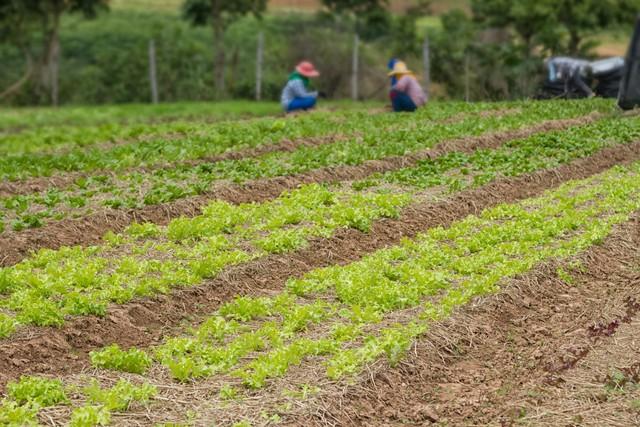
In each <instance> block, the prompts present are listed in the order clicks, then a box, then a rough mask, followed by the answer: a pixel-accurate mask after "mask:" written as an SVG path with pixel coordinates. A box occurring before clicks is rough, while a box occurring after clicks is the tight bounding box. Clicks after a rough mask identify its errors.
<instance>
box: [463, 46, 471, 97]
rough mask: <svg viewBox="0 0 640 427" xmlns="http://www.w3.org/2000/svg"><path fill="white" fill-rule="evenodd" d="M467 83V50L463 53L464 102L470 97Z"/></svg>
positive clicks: (468, 83)
mask: <svg viewBox="0 0 640 427" xmlns="http://www.w3.org/2000/svg"><path fill="white" fill-rule="evenodd" d="M469 85H470V82H469V52H467V53H465V54H464V100H465V101H466V102H469V101H470V98H471V94H470V92H471V89H470V87H469Z"/></svg>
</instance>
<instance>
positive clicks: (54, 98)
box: [49, 38, 60, 107]
mask: <svg viewBox="0 0 640 427" xmlns="http://www.w3.org/2000/svg"><path fill="white" fill-rule="evenodd" d="M49 67H50V68H49V73H50V74H49V78H50V79H51V104H52V105H53V106H54V107H57V106H58V104H59V103H60V102H59V101H60V100H59V96H60V90H59V75H60V39H59V38H56V39H54V42H53V47H52V52H51V62H50V63H49Z"/></svg>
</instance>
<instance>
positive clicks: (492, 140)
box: [0, 115, 633, 266]
mask: <svg viewBox="0 0 640 427" xmlns="http://www.w3.org/2000/svg"><path fill="white" fill-rule="evenodd" d="M597 117H598V116H597V115H591V116H587V117H581V118H577V119H568V120H557V121H548V122H543V123H540V124H538V125H535V126H531V127H528V128H524V129H519V130H512V131H506V132H501V133H493V134H489V135H482V136H477V137H466V138H461V139H455V140H450V141H445V142H442V143H440V144H438V145H436V146H435V147H434V148H432V149H429V150H424V151H420V152H417V153H413V154H409V155H406V156H395V157H388V158H385V159H381V160H370V161H366V162H364V163H362V164H360V165H357V166H336V167H327V168H321V169H317V170H313V171H310V172H307V173H303V174H298V175H292V176H283V177H276V178H268V179H260V180H255V181H250V182H247V183H245V184H242V185H238V184H229V183H220V184H218V185H215V186H214V187H213V188H212V190H211V191H209V192H208V193H207V194H205V195H201V196H196V197H191V198H186V199H181V200H177V201H175V202H172V203H167V204H163V205H154V206H147V207H145V208H142V209H136V210H129V211H125V210H114V209H106V208H103V210H101V211H99V212H96V213H94V214H91V215H89V216H86V217H83V218H79V219H73V218H66V219H63V220H61V221H58V222H53V223H50V224H49V225H47V226H46V227H43V228H35V229H28V230H25V231H22V232H20V233H7V235H5V236H2V237H0V247H1V248H2V249H3V250H2V253H1V254H0V266H8V265H12V264H15V263H17V262H19V261H20V260H22V259H23V258H25V257H26V256H28V254H29V252H30V251H32V250H37V249H40V248H51V249H57V248H59V247H61V246H72V245H89V244H94V243H97V242H99V241H100V240H101V239H102V236H103V235H104V233H106V232H107V231H109V230H111V231H114V232H120V231H122V230H123V229H124V228H125V227H126V226H127V225H129V224H131V223H132V222H134V221H138V222H141V221H150V222H154V223H156V224H160V225H164V224H167V223H168V222H169V221H171V220H172V219H174V218H177V217H179V216H182V215H186V216H193V215H197V214H198V213H199V212H200V208H201V207H203V206H205V205H206V204H208V203H209V202H210V201H211V200H212V199H220V200H226V201H229V202H231V203H244V202H260V201H265V200H270V199H273V198H275V197H277V196H279V195H280V194H281V193H282V192H283V191H285V190H291V189H294V188H297V187H299V186H300V185H303V184H309V183H314V182H339V181H343V180H357V179H362V178H366V177H367V176H370V175H371V174H374V173H381V172H387V171H391V170H397V169H401V168H404V167H409V166H412V165H415V164H416V163H417V162H418V161H420V160H423V159H426V158H433V157H437V156H441V155H443V154H445V153H448V152H451V151H461V152H466V153H469V152H473V151H475V150H477V149H481V148H486V149H492V148H497V147H499V146H501V145H503V144H504V143H506V142H508V141H510V140H513V139H518V138H525V137H528V136H531V135H534V134H537V133H542V132H549V131H553V130H560V129H566V128H568V127H571V126H579V125H584V124H587V123H590V122H592V121H594V120H596V119H597ZM621 150H622V151H621V152H623V153H624V152H625V150H628V149H625V148H622V149H621ZM632 150H633V149H632ZM620 159H621V160H624V157H621V158H620Z"/></svg>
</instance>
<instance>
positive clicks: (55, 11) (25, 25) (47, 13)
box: [0, 0, 109, 105]
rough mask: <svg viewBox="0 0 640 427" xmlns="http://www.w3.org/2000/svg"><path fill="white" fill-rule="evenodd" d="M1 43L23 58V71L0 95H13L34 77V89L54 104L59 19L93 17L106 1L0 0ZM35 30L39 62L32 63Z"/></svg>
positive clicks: (55, 97) (56, 83) (55, 101)
mask: <svg viewBox="0 0 640 427" xmlns="http://www.w3.org/2000/svg"><path fill="white" fill-rule="evenodd" d="M0 1H1V2H0V22H2V24H3V26H2V28H3V31H2V36H1V37H2V39H1V40H2V41H4V42H10V43H12V44H14V45H15V46H16V47H18V48H19V49H20V50H21V51H22V52H23V53H24V55H25V60H26V63H27V66H26V67H27V71H26V73H25V75H24V76H23V77H22V78H21V79H20V80H19V81H18V82H17V83H16V84H14V85H12V86H11V87H9V88H8V89H7V90H5V91H4V92H3V93H2V95H3V96H8V95H11V94H13V93H15V92H16V91H17V90H18V89H20V88H21V87H22V86H23V85H24V84H26V83H27V81H29V80H32V79H33V78H35V77H38V80H37V82H36V84H35V87H36V88H37V90H38V91H39V92H41V93H42V94H43V95H44V96H47V95H48V96H50V99H51V102H52V103H53V105H58V66H59V58H60V20H61V17H62V15H63V14H65V13H81V14H82V15H84V16H85V17H87V18H93V17H95V16H96V14H97V13H98V11H100V10H106V9H108V4H109V0H0ZM36 26H37V27H39V29H40V32H41V34H42V38H41V43H42V48H41V50H40V55H39V59H38V60H37V61H35V64H34V61H33V60H32V53H31V52H32V48H31V46H30V42H31V40H32V38H31V37H30V36H31V30H32V28H33V27H36Z"/></svg>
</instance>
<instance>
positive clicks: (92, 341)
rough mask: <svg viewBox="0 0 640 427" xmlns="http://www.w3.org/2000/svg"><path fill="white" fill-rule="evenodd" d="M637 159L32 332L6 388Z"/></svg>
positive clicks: (622, 156) (12, 364)
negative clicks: (235, 301) (224, 305)
mask: <svg viewBox="0 0 640 427" xmlns="http://www.w3.org/2000/svg"><path fill="white" fill-rule="evenodd" d="M637 159H640V143H636V144H632V145H628V146H620V147H612V148H609V149H605V150H603V151H601V152H600V153H598V154H596V155H594V156H592V157H589V158H586V159H582V160H578V161H575V162H573V163H570V164H567V165H563V166H561V167H558V168H555V169H551V170H546V171H540V172H536V173H533V174H528V175H524V176H522V177H519V178H510V179H502V180H499V181H496V182H494V183H492V184H488V185H487V186H484V187H481V188H477V189H472V190H466V191H463V192H460V193H458V194H456V195H453V196H452V197H450V198H448V199H445V200H443V201H439V202H435V203H426V202H425V203H422V204H416V205H412V206H410V207H408V208H406V209H405V210H404V211H403V213H402V215H401V217H400V218H399V219H397V220H391V219H385V220H382V221H378V222H376V223H375V224H374V225H373V227H372V229H371V231H370V233H368V234H365V233H361V232H359V231H357V230H353V229H348V230H342V231H340V232H338V233H337V235H335V236H334V237H332V238H329V239H317V240H314V241H312V242H311V243H310V245H309V246H308V247H307V248H306V249H303V250H300V251H297V252H295V253H291V254H285V255H278V256H275V255H274V256H270V257H267V258H264V259H260V260H257V261H254V262H251V263H247V264H244V265H240V266H237V267H235V268H231V269H229V270H227V271H225V272H224V273H223V274H221V275H220V276H219V277H218V278H216V279H215V280H211V281H208V282H207V283H206V284H205V285H202V286H199V287H196V288H191V289H183V290H178V291H175V292H174V293H172V294H171V295H169V296H161V297H158V298H154V299H146V300H142V301H136V302H132V303H129V304H125V305H122V306H113V307H111V308H110V309H109V314H108V315H107V316H106V317H104V318H98V317H82V318H77V319H73V320H70V321H68V322H67V323H66V324H65V325H64V326H63V327H62V328H60V329H50V328H35V327H33V328H27V329H26V330H24V331H23V332H21V333H20V334H19V335H18V336H16V337H15V338H12V339H11V340H6V341H4V342H0V384H5V383H6V381H8V380H10V379H13V378H16V377H18V376H20V375H22V374H26V373H55V374H59V373H65V372H73V371H76V370H78V369H81V368H82V367H85V366H86V364H87V354H88V352H89V351H91V350H93V349H95V348H98V347H101V346H104V345H107V344H110V343H114V342H115V343H118V344H120V345H122V346H125V347H126V346H131V345H136V346H147V345H152V344H154V343H157V342H159V341H160V340H161V339H162V338H163V337H164V336H166V335H167V334H170V333H173V332H176V331H178V330H179V326H177V325H179V323H180V322H181V321H183V320H185V319H189V320H194V318H196V317H198V316H203V315H207V314H209V313H211V312H212V311H214V310H215V309H217V308H218V307H219V306H220V304H221V303H223V302H225V301H228V300H229V299H230V298H232V297H234V296H236V295H243V294H252V293H256V292H264V291H268V290H281V289H283V286H284V284H285V282H286V280H287V279H288V278H290V277H298V276H300V275H302V274H304V273H305V272H308V271H310V270H312V269H315V268H319V267H324V266H329V265H334V264H345V263H349V262H353V261H356V260H358V259H360V258H361V257H362V256H363V255H365V254H367V253H370V252H373V251H375V250H377V249H381V248H383V247H386V246H389V245H393V244H396V243H398V242H399V241H400V239H401V238H402V237H412V236H415V235H416V234H417V233H418V232H420V231H424V230H426V229H428V228H431V227H435V226H440V225H442V226H447V225H449V224H451V223H452V222H453V221H456V220H459V219H462V218H464V217H465V216H467V215H469V214H474V213H478V212H480V211H481V210H483V209H485V208H487V207H490V206H494V205H496V204H499V203H503V202H515V201H518V200H522V199H525V198H529V197H534V196H537V195H539V194H541V193H542V192H543V191H544V190H546V189H549V188H552V187H554V186H557V185H559V184H560V183H562V182H564V181H567V180H570V179H581V178H586V177H588V176H591V175H593V174H596V173H599V172H601V171H604V170H606V169H608V168H610V167H611V166H613V165H616V164H619V163H624V162H628V161H633V160H637Z"/></svg>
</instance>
